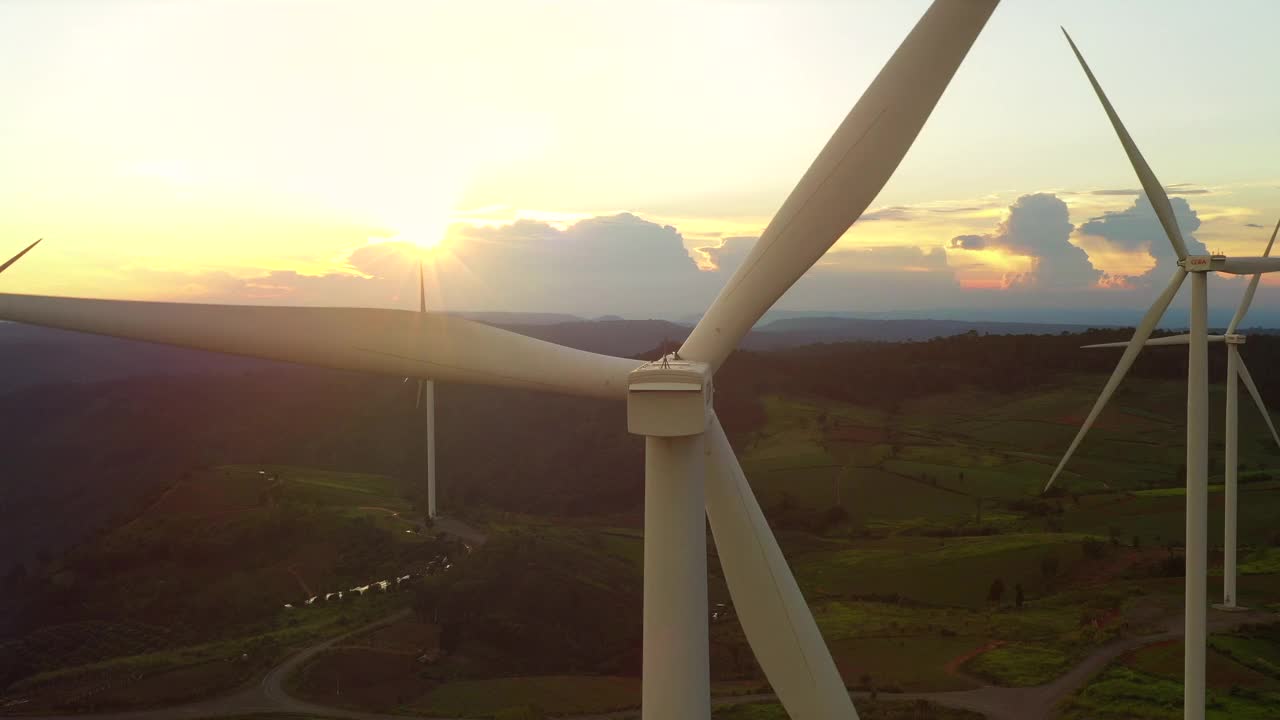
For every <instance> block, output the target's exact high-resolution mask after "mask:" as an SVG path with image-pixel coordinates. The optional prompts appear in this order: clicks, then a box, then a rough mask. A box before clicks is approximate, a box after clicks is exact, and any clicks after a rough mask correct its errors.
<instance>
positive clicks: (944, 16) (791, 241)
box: [680, 0, 997, 369]
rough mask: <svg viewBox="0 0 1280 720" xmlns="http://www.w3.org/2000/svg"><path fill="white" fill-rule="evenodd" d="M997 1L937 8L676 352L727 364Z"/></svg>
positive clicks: (885, 163)
mask: <svg viewBox="0 0 1280 720" xmlns="http://www.w3.org/2000/svg"><path fill="white" fill-rule="evenodd" d="M996 4H997V0H964V1H963V2H952V1H951V0H935V2H934V3H933V5H932V6H931V7H930V8H929V10H928V11H927V12H925V14H924V17H922V18H921V19H920V22H918V23H917V24H916V26H915V28H914V29H913V30H912V31H911V33H910V34H909V35H907V37H906V39H905V40H903V42H902V45H900V46H899V47H898V50H897V51H896V52H895V53H894V54H893V57H891V58H890V59H889V62H888V63H887V64H886V65H885V66H884V68H883V69H882V70H881V71H880V74H879V75H878V76H877V77H876V79H875V80H874V81H872V83H871V85H870V86H869V87H868V88H867V90H866V92H864V93H863V94H862V98H861V99H860V100H858V103H857V104H856V105H854V107H853V110H852V111H850V112H849V115H848V116H847V117H846V118H845V119H844V122H843V123H841V124H840V127H839V128H837V129H836V131H835V134H834V135H832V137H831V139H830V140H829V141H828V142H827V145H826V147H824V148H823V149H822V152H820V153H818V157H817V158H816V159H815V160H814V161H813V164H812V165H811V166H810V167H809V170H808V171H807V172H805V174H804V177H802V178H801V179H800V182H799V184H797V185H796V187H795V189H794V190H792V191H791V195H790V196H789V197H788V198H787V199H786V201H785V202H784V203H783V204H782V207H781V208H780V209H779V210H778V213H777V215H775V216H774V218H773V220H772V221H770V223H769V226H768V227H767V228H765V231H764V233H763V234H762V235H761V236H760V239H759V240H757V241H756V244H755V246H754V247H752V248H751V252H750V254H748V256H747V258H746V260H744V261H743V263H742V264H741V265H740V266H739V267H738V269H737V271H735V272H734V274H733V277H732V278H730V280H729V282H728V284H726V285H725V286H724V288H723V289H722V290H721V291H720V294H719V295H718V296H717V297H716V299H715V302H713V303H712V304H711V307H710V309H708V310H707V313H706V314H705V315H703V317H702V320H701V321H700V322H699V323H698V325H697V326H696V327H695V328H694V329H693V332H692V333H691V334H690V335H689V338H688V339H687V340H686V341H685V343H684V345H683V346H682V347H681V348H680V356H681V357H683V358H686V359H689V360H698V361H702V362H706V363H708V364H710V365H711V367H712V369H715V368H717V367H719V366H720V364H721V363H723V362H724V359H725V358H726V357H728V356H729V353H730V352H732V351H733V349H734V347H736V346H737V344H738V342H739V341H740V340H742V337H743V336H744V335H746V334H747V331H748V330H750V329H751V326H753V325H755V324H756V321H758V320H759V319H760V317H761V316H762V315H764V313H765V311H767V310H768V309H769V308H770V307H771V306H772V305H773V304H774V302H776V301H777V299H778V298H780V297H782V294H783V293H784V292H786V291H787V289H788V288H790V287H791V286H792V284H794V283H795V282H796V280H798V279H799V278H800V276H801V275H803V274H804V273H805V272H806V271H807V270H808V269H809V268H810V267H811V266H812V265H813V264H814V263H815V262H817V261H818V259H819V258H821V257H822V255H823V254H824V253H826V251H827V249H828V248H830V247H831V246H832V245H833V244H834V243H835V242H836V240H838V239H840V236H841V235H843V234H844V233H845V231H846V230H848V229H849V226H850V225H852V224H853V222H854V221H855V220H857V219H858V216H860V215H861V214H862V211H863V210H865V209H866V208H867V205H869V204H870V203H871V201H872V200H874V199H875V197H876V195H877V194H879V192H880V188H882V187H884V184H885V182H886V181H888V179H889V176H891V175H892V174H893V171H894V170H895V169H896V168H897V167H898V163H899V162H901V161H902V157H903V156H904V155H906V153H907V150H908V149H909V148H910V147H911V143H912V142H913V141H914V140H915V138H916V135H917V134H918V133H919V132H920V129H921V127H923V126H924V123H925V120H926V119H927V118H928V117H929V113H930V112H932V111H933V107H934V105H935V104H936V103H937V102H938V98H939V97H940V96H941V95H942V91H943V90H944V89H945V88H946V87H947V83H948V82H950V80H951V76H952V75H953V74H954V73H955V71H956V68H957V67H959V66H960V62H961V61H962V60H963V59H964V56H965V54H966V53H967V52H968V51H969V46H970V45H972V44H973V41H974V39H975V38H976V37H977V36H978V33H979V31H981V30H982V27H983V26H984V25H985V24H986V22H987V18H988V17H989V16H990V15H991V12H992V11H993V10H994V9H995V7H996Z"/></svg>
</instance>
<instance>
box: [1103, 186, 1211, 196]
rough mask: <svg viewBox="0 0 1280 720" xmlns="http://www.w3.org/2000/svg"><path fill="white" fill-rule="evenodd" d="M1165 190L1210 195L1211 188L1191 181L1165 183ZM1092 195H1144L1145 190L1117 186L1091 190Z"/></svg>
mask: <svg viewBox="0 0 1280 720" xmlns="http://www.w3.org/2000/svg"><path fill="white" fill-rule="evenodd" d="M1164 189H1165V192H1167V193H1168V194H1169V195H1208V194H1209V192H1210V191H1209V190H1206V189H1204V188H1199V187H1194V186H1192V185H1191V183H1178V184H1177V185H1165V186H1164ZM1089 194H1090V195H1142V194H1143V192H1142V190H1141V189H1139V188H1116V189H1110V190H1090V191H1089Z"/></svg>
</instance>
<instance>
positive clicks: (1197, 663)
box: [1045, 29, 1280, 720]
mask: <svg viewBox="0 0 1280 720" xmlns="http://www.w3.org/2000/svg"><path fill="white" fill-rule="evenodd" d="M1062 33H1063V34H1064V35H1066V36H1067V42H1068V43H1069V44H1070V45H1071V51H1072V52H1073V53H1075V56H1076V59H1077V60H1078V61H1079V62H1080V67H1081V68H1083V69H1084V73H1085V75H1086V76H1087V77H1088V78H1089V84H1090V85H1092V86H1093V91H1094V93H1095V94H1097V96H1098V100H1099V101H1100V102H1101V103H1102V108H1103V110H1104V111H1106V114H1107V117H1108V118H1109V119H1110V120H1111V126H1112V127H1113V128H1114V129H1115V132H1116V135H1117V136H1119V138H1120V144H1121V145H1122V146H1124V151H1125V154H1126V155H1128V156H1129V162H1130V164H1132V165H1133V169H1134V171H1135V172H1136V173H1137V175H1138V180H1139V181H1140V182H1141V183H1142V189H1143V191H1144V192H1145V193H1146V195H1147V199H1148V200H1150V201H1151V207H1152V208H1154V209H1155V212H1156V217H1157V218H1158V219H1159V220H1160V225H1161V227H1162V228H1163V229H1164V233H1165V236H1166V237H1168V238H1169V243H1170V244H1171V245H1172V246H1173V250H1174V252H1175V253H1176V254H1177V256H1178V269H1177V270H1175V271H1174V274H1173V277H1172V278H1170V280H1169V285H1168V286H1167V287H1166V288H1165V289H1164V292H1162V293H1161V294H1160V296H1159V297H1157V298H1156V301H1155V303H1154V304H1152V305H1151V307H1150V309H1148V310H1147V312H1146V314H1145V315H1143V316H1142V320H1141V321H1140V322H1139V323H1138V327H1137V328H1136V329H1135V330H1134V333H1133V337H1132V338H1131V339H1130V340H1129V342H1128V344H1127V345H1126V346H1125V350H1124V354H1123V355H1121V356H1120V361H1119V362H1118V363H1117V364H1116V369H1115V370H1114V371H1112V373H1111V377H1110V378H1109V379H1108V380H1107V383H1106V385H1104V386H1103V388H1102V393H1101V394H1100V395H1099V396H1098V400H1097V401H1096V402H1095V403H1094V405H1093V409H1092V410H1090V411H1089V415H1088V417H1086V418H1085V421H1084V424H1083V425H1082V426H1081V427H1080V431H1079V432H1078V433H1076V436H1075V439H1074V440H1072V441H1071V445H1070V446H1069V447H1068V448H1067V452H1066V454H1065V455H1063V456H1062V461H1061V462H1059V463H1058V467H1057V468H1055V469H1054V471H1053V475H1052V476H1050V478H1049V483H1048V484H1047V485H1045V489H1046V490H1048V489H1049V487H1050V486H1052V485H1053V481H1054V480H1056V479H1057V477H1058V474H1059V473H1061V472H1062V468H1063V466H1065V465H1066V464H1067V460H1069V459H1070V458H1071V454H1072V453H1074V452H1075V450H1076V448H1077V447H1079V445H1080V441H1081V440H1082V439H1083V438H1084V435H1085V433H1087V432H1088V431H1089V428H1090V427H1092V426H1093V423H1094V421H1095V420H1097V418H1098V414H1099V413H1101V412H1102V408H1103V407H1105V406H1106V404H1107V401H1108V400H1109V399H1110V398H1111V395H1112V394H1114V393H1115V390H1116V387H1117V386H1119V385H1120V381H1121V380H1123V379H1124V376H1125V373H1127V372H1128V371H1129V368H1130V367H1132V366H1133V361H1134V360H1135V359H1136V358H1137V357H1138V353H1139V352H1140V351H1141V350H1142V348H1143V346H1144V345H1145V344H1146V342H1147V340H1148V339H1149V338H1150V337H1151V331H1152V330H1154V329H1155V327H1156V324H1157V323H1159V322H1160V318H1161V317H1162V316H1163V315H1164V312H1165V310H1166V309H1168V307H1169V303H1170V302H1172V301H1173V297H1174V295H1176V294H1177V293H1178V288H1180V287H1181V286H1182V281H1183V280H1184V279H1185V278H1186V276H1187V275H1188V274H1190V275H1191V332H1190V334H1189V336H1188V340H1187V345H1188V347H1189V353H1188V356H1187V521H1186V587H1185V597H1184V603H1185V609H1184V613H1185V618H1184V632H1185V637H1184V642H1185V648H1186V650H1185V654H1184V657H1183V686H1184V689H1183V696H1182V713H1183V717H1184V718H1187V720H1203V718H1204V713H1205V648H1206V646H1207V644H1208V632H1207V619H1208V602H1207V588H1206V585H1207V577H1208V552H1209V551H1208V503H1209V495H1208V493H1209V487H1208V476H1209V371H1208V362H1209V353H1208V350H1209V329H1208V274H1209V273H1210V272H1224V273H1230V274H1235V275H1256V274H1259V273H1264V272H1275V271H1276V270H1280V259H1277V258H1268V257H1244V258H1228V257H1226V256H1223V255H1189V254H1188V253H1187V245H1186V242H1185V241H1184V240H1183V238H1182V233H1181V231H1180V230H1179V229H1178V222H1177V220H1176V219H1175V218H1174V216H1173V206H1172V205H1170V204H1169V196H1168V195H1167V194H1166V193H1165V190H1164V186H1162V185H1161V184H1160V181H1159V180H1157V179H1156V176H1155V173H1153V172H1152V171H1151V168H1150V166H1148V165H1147V161H1146V160H1144V159H1143V157H1142V154H1141V153H1139V152H1138V147H1137V145H1135V144H1134V142H1133V138H1131V137H1130V136H1129V132H1128V131H1127V130H1125V127H1124V124H1123V123H1121V122H1120V117H1119V116H1118V115H1117V114H1116V111H1115V108H1113V107H1112V106H1111V102H1110V101H1109V100H1107V96H1106V94H1105V93H1103V91H1102V87H1101V86H1100V85H1099V84H1098V81H1097V79H1096V78H1095V77H1094V76H1093V72H1092V71H1091V70H1090V69H1089V65H1088V64H1087V63H1086V62H1085V61H1084V56H1082V55H1081V54H1080V50H1079V48H1077V47H1076V44H1075V42H1073V41H1072V40H1071V36H1070V35H1068V34H1067V31H1066V30H1065V29H1064V30H1063V31H1062Z"/></svg>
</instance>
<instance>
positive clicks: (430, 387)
mask: <svg viewBox="0 0 1280 720" xmlns="http://www.w3.org/2000/svg"><path fill="white" fill-rule="evenodd" d="M418 312H420V313H426V312H427V281H426V278H425V276H424V273H423V270H422V261H421V260H419V261H418ZM408 379H409V378H405V380H406V381H407V380H408ZM424 391H425V393H424ZM424 394H425V395H426V398H427V403H426V404H427V517H429V518H431V519H432V520H434V519H435V517H436V384H435V383H434V382H432V381H431V380H425V379H423V378H418V396H417V399H416V400H414V402H413V407H414V409H415V410H421V409H422V397H423V395H424Z"/></svg>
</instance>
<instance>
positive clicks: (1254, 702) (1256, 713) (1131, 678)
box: [1061, 665, 1280, 720]
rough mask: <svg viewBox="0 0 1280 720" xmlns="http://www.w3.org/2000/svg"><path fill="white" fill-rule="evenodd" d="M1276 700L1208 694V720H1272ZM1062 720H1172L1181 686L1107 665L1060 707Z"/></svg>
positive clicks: (1264, 695) (1266, 695) (1263, 695)
mask: <svg viewBox="0 0 1280 720" xmlns="http://www.w3.org/2000/svg"><path fill="white" fill-rule="evenodd" d="M1278 704H1280V694H1277V693H1274V692H1254V691H1249V690H1244V689H1237V690H1235V691H1234V692H1233V691H1227V692H1220V691H1213V690H1211V691H1209V693H1208V698H1207V704H1206V713H1205V714H1206V717H1208V718H1210V720H1274V718H1275V717H1276V714H1275V713H1276V707H1277V706H1278ZM1061 717H1062V718H1063V719H1064V720H1176V719H1177V718H1181V717H1182V683H1180V682H1177V681H1174V680H1169V679H1166V678H1163V677H1159V676H1156V675H1150V674H1147V673H1144V672H1140V671H1138V670H1134V669H1131V668H1128V667H1124V666H1123V665H1112V666H1110V667H1108V668H1107V669H1106V670H1104V671H1103V672H1102V673H1101V674H1099V675H1098V677H1096V678H1095V679H1094V680H1093V682H1091V683H1089V685H1087V686H1085V687H1084V688H1083V689H1082V690H1080V691H1079V692H1077V693H1076V694H1075V695H1073V696H1072V697H1070V698H1068V699H1067V700H1066V701H1065V702H1064V703H1063V706H1062V713H1061Z"/></svg>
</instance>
